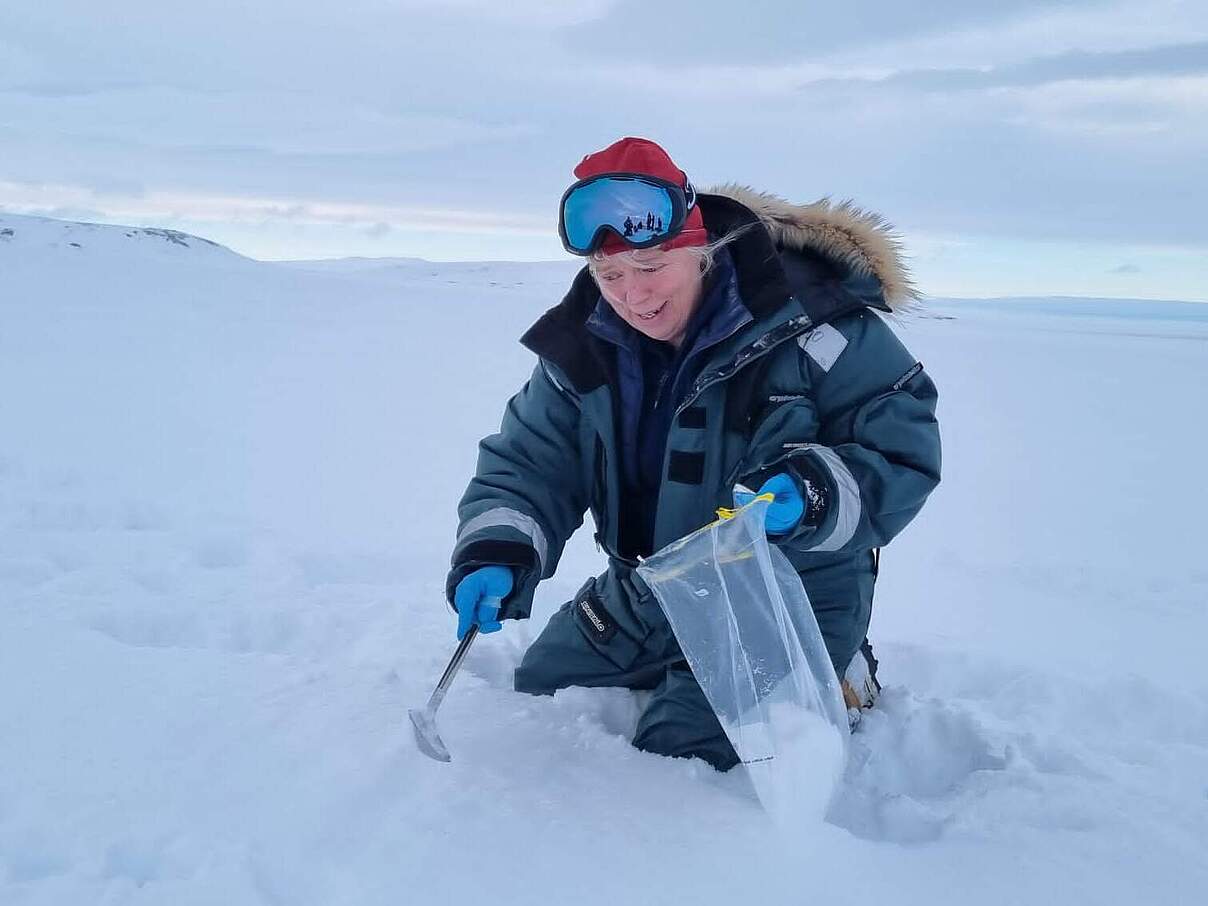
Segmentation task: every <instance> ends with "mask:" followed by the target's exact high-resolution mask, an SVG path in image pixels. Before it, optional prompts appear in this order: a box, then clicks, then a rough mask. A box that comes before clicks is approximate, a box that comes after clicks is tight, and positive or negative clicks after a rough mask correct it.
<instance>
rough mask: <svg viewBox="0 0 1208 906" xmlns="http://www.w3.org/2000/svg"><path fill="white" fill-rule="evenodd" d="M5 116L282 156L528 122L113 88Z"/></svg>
mask: <svg viewBox="0 0 1208 906" xmlns="http://www.w3.org/2000/svg"><path fill="white" fill-rule="evenodd" d="M0 122H5V123H7V124H8V125H9V128H10V129H16V130H26V131H32V130H34V129H37V130H39V131H42V132H51V133H53V134H55V135H57V136H59V137H61V138H62V139H64V140H69V141H107V142H116V143H119V144H127V145H140V146H142V147H145V148H161V149H163V148H211V149H213V148H221V147H228V148H255V149H259V150H262V151H266V152H272V153H278V154H329V155H334V154H350V153H355V154H386V153H403V152H410V151H420V150H431V149H437V148H442V147H448V146H450V145H459V146H465V145H468V144H475V143H481V142H485V141H497V140H502V139H514V138H518V137H521V136H523V135H525V134H527V133H530V132H531V131H532V127H531V126H527V125H525V124H522V123H502V124H490V123H483V122H476V121H473V120H469V119H466V118H460V117H455V116H449V115H440V114H429V113H422V112H418V113H413V112H409V111H398V112H386V111H383V110H380V109H375V108H373V107H370V106H367V105H363V104H356V103H344V102H342V101H337V100H335V99H333V98H330V97H324V96H322V95H318V94H315V93H314V92H311V91H275V92H269V91H241V92H236V91H202V92H196V91H183V90H180V89H175V88H166V87H157V88H136V89H124V90H122V89H118V90H105V91H101V92H97V93H94V94H90V95H68V96H63V97H58V98H46V97H35V96H32V95H30V94H26V93H22V92H11V91H10V92H0Z"/></svg>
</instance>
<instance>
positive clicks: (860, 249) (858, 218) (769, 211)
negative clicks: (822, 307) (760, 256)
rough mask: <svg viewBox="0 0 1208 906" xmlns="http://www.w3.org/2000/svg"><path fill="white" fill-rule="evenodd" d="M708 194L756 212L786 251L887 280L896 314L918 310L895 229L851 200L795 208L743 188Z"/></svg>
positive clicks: (916, 293) (734, 185) (729, 186)
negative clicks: (799, 251)
mask: <svg viewBox="0 0 1208 906" xmlns="http://www.w3.org/2000/svg"><path fill="white" fill-rule="evenodd" d="M703 191H705V192H708V193H709V194H712V195H724V196H726V197H727V198H732V199H733V200H734V201H737V202H738V203H739V204H741V205H743V206H745V207H747V208H750V209H751V211H753V212H754V213H755V214H756V215H757V216H758V217H759V219H760V220H761V221H762V222H763V224H764V226H766V227H767V229H768V232H769V233H771V235H772V240H773V241H774V242H776V243H777V244H778V245H780V246H782V247H784V248H796V249H808V250H810V251H813V252H817V253H819V254H821V255H825V256H826V257H827V258H830V259H832V260H834V261H838V262H839V263H840V264H842V265H845V266H847V267H849V268H851V269H852V270H853V271H855V272H856V273H860V274H872V275H874V276H875V277H876V278H877V279H878V280H880V281H881V289H882V292H883V293H884V295H885V304H886V305H888V306H889V307H890V308H891V309H892V310H893V311H894V312H895V313H900V312H903V311H905V310H907V309H909V308H911V307H913V306H915V305H917V304H918V302H919V301H920V299H921V298H922V297H921V294H920V293H919V291H918V289H916V288H915V285H914V283H913V281H912V280H911V278H910V273H909V271H908V270H907V268H906V264H905V262H903V260H902V245H901V241H900V240H899V238H898V236H897V235H896V234H895V233H894V231H893V228H892V227H891V226H890V225H889V224H888V223H887V222H886V221H885V219H884V218H883V217H881V216H880V215H878V214H874V213H872V212H871V211H864V210H861V209H860V208H858V207H856V205H855V204H853V203H852V202H851V201H850V200H848V201H842V202H839V203H838V204H834V203H832V202H831V200H830V199H829V198H822V199H820V200H818V201H815V202H813V203H812V204H793V203H791V202H789V201H786V200H785V199H783V198H780V197H779V196H777V195H772V194H771V193H769V192H757V191H755V190H754V189H752V188H750V187H749V186H743V185H739V184H737V183H726V184H724V185H721V186H715V187H713V188H709V189H705V190H703Z"/></svg>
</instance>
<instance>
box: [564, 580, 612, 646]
mask: <svg viewBox="0 0 1208 906" xmlns="http://www.w3.org/2000/svg"><path fill="white" fill-rule="evenodd" d="M590 588H591V586H590V584H589V585H587V586H585V587H584V588H583V589H582V590H581V591H580V592H579V594H578V595H576V596H575V602H574V608H575V617H576V619H578V621H579V625H581V626H582V627H583V628H584V629H586V630H587V633H588V635H589V636H591V638H593V639H595V640H596V641H597V642H599V643H600V644H601V645H607V644H608V643H609V642H611V641H612V637H613V636H614V635H616V634H617V630H618V628H619V627H618V626H617V624H616V622H614V621H613V619H612V617H611V616H609V613H608V611H607V610H605V609H604V606H603V605H602V604H601V603H600V599H599V598H598V597H596V595H595V594H594V593H592V592H591V591H590V590H589V589H590Z"/></svg>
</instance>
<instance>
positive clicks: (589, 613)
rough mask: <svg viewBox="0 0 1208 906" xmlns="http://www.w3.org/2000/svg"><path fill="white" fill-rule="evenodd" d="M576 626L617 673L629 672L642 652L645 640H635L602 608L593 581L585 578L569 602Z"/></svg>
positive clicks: (625, 628)
mask: <svg viewBox="0 0 1208 906" xmlns="http://www.w3.org/2000/svg"><path fill="white" fill-rule="evenodd" d="M571 609H572V611H573V615H574V620H575V625H577V626H578V627H579V631H580V632H582V633H583V635H584V637H585V638H586V639H587V641H588V642H589V643H590V644H591V647H592V648H594V649H595V650H596V651H597V652H599V654H600V655H602V656H603V657H604V659H605V660H607V661H608V662H609V663H610V664H612V665H613V666H614V667H616V668H617V669H618V670H628V669H629V668H630V667H632V666H633V665H634V663H636V661H637V659H638V657H639V656H640V655H641V653H642V650H643V643H644V642H645V637H644V636H643V637H642V638H638V637H636V636H635V635H634V634H633V631H632V630H631V629H629V628H627V627H624V626H622V625H621V624H620V623H619V622H618V621H617V619H616V618H615V617H614V616H613V614H612V613H611V612H610V611H609V610H608V608H607V607H605V606H604V601H603V598H602V597H601V596H600V594H599V593H598V592H597V590H596V580H595V579H588V580H587V582H586V583H584V585H583V587H582V588H580V589H579V592H578V594H576V595H575V597H574V600H573V601H571Z"/></svg>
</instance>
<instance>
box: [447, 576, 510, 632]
mask: <svg viewBox="0 0 1208 906" xmlns="http://www.w3.org/2000/svg"><path fill="white" fill-rule="evenodd" d="M511 591H512V571H511V570H510V569H508V568H507V567H506V566H481V567H479V568H478V569H476V570H474V572H472V573H468V574H467V575H466V576H464V577H463V578H462V580H461V581H460V582H458V583H457V590H456V591H455V592H453V605H454V606H455V607H456V608H457V638H458V639H459V640H460V639H464V638H465V637H466V633H467V632H469V631H470V627H471V626H473V625H474V624H475V623H477V624H478V631H479V632H498V631H499V630H500V629H502V628H503V624H502V623H500V622H499V619H498V618H499V605H500V604H502V603H503V599H504V598H506V597H507V596H508V595H509V594H511Z"/></svg>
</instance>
